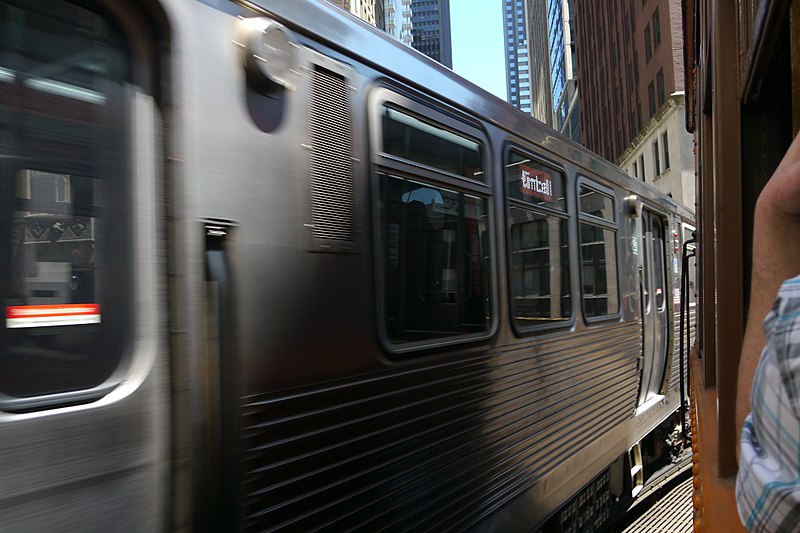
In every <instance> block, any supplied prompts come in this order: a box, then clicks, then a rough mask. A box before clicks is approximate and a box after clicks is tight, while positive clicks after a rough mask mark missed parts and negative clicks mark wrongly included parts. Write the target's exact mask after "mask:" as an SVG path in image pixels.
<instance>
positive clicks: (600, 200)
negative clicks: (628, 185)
mask: <svg viewBox="0 0 800 533" xmlns="http://www.w3.org/2000/svg"><path fill="white" fill-rule="evenodd" d="M580 201H581V213H586V214H587V215H593V216H596V217H598V218H602V219H605V220H608V221H610V222H614V220H616V219H615V217H614V200H613V199H612V198H611V197H610V196H607V195H605V194H602V193H600V192H597V191H595V190H594V189H590V188H588V187H581V199H580Z"/></svg>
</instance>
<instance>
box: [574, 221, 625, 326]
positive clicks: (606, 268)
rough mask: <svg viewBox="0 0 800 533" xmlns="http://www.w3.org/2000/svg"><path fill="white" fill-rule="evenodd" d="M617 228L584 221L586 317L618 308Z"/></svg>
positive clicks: (609, 313) (611, 312) (583, 257)
mask: <svg viewBox="0 0 800 533" xmlns="http://www.w3.org/2000/svg"><path fill="white" fill-rule="evenodd" d="M616 250H617V248H616V232H614V231H612V230H609V229H604V228H601V227H598V226H594V225H592V224H586V223H581V261H582V274H583V279H582V282H583V311H584V313H585V314H586V316H587V317H596V316H603V315H613V314H616V313H617V311H618V310H619V287H618V286H617V251H616Z"/></svg>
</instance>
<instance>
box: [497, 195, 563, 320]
mask: <svg viewBox="0 0 800 533" xmlns="http://www.w3.org/2000/svg"><path fill="white" fill-rule="evenodd" d="M510 214H511V296H512V306H513V317H514V321H515V322H516V324H517V326H518V327H523V328H524V327H528V326H535V325H541V324H547V323H551V322H558V321H562V320H567V319H569V317H570V314H571V299H570V292H569V288H570V282H569V247H568V245H569V242H568V227H567V220H566V219H564V218H561V217H557V216H552V215H549V216H548V215H543V214H539V213H534V212H531V211H527V210H524V209H516V208H512V209H511V213H510Z"/></svg>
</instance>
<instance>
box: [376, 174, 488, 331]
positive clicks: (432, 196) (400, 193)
mask: <svg viewBox="0 0 800 533" xmlns="http://www.w3.org/2000/svg"><path fill="white" fill-rule="evenodd" d="M379 179H380V247H381V251H380V254H381V255H380V257H381V262H382V264H383V276H384V279H383V285H384V289H383V290H384V315H385V316H384V320H385V329H386V334H387V335H388V338H389V340H390V341H392V342H394V343H398V344H402V343H411V342H421V341H427V340H431V339H441V338H448V337H456V336H464V335H470V334H479V333H483V332H486V331H488V329H489V325H490V303H491V300H490V294H489V279H490V278H489V267H490V263H489V247H488V238H487V231H488V221H487V202H486V200H485V199H483V198H479V197H476V196H473V195H470V194H466V193H463V192H459V191H455V190H451V189H446V188H443V187H440V186H437V185H432V184H429V183H421V182H417V181H412V180H409V179H404V178H400V177H397V176H392V175H388V174H379Z"/></svg>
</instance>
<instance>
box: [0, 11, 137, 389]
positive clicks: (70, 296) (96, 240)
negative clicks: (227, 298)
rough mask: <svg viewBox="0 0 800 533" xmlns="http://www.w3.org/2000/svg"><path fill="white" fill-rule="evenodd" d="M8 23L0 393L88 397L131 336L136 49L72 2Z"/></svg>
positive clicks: (1, 92) (2, 66)
mask: <svg viewBox="0 0 800 533" xmlns="http://www.w3.org/2000/svg"><path fill="white" fill-rule="evenodd" d="M23 6H24V7H23ZM5 14H6V15H7V16H6V17H4V18H2V19H0V33H1V34H2V35H3V36H4V38H3V39H2V43H0V72H2V73H3V75H2V77H0V160H4V161H5V162H6V163H5V164H3V165H0V187H2V188H3V190H4V191H5V192H6V193H7V194H0V270H2V271H3V272H4V273H5V275H4V276H2V277H0V300H2V305H3V308H4V311H5V321H4V323H3V325H2V327H0V395H3V396H11V397H17V398H30V397H37V396H42V395H50V394H56V393H64V392H74V391H80V390H86V389H92V388H93V387H97V386H99V385H102V384H103V383H104V382H106V380H108V379H109V378H110V376H111V375H112V374H113V373H114V372H115V370H116V369H117V368H118V367H119V365H120V363H121V361H122V358H123V353H124V350H125V349H126V340H127V339H128V338H129V335H130V302H131V300H132V296H131V294H132V293H131V288H130V279H131V276H130V260H131V250H130V246H129V243H130V242H131V237H130V210H129V208H128V205H129V203H130V198H129V196H128V189H127V185H128V177H127V159H128V155H127V152H126V148H125V147H126V142H127V141H126V130H127V125H126V124H125V122H124V117H125V113H124V109H125V104H124V90H125V84H126V83H127V81H128V72H129V65H128V61H127V58H126V57H125V50H126V49H127V47H126V45H125V43H124V41H123V40H122V39H121V36H120V34H119V33H118V32H117V31H116V29H115V28H114V27H113V25H112V24H110V23H109V22H108V21H107V20H106V19H104V18H103V17H101V16H99V15H98V14H96V13H94V12H92V11H89V10H87V9H85V8H83V7H79V6H76V5H73V4H70V3H67V2H61V1H57V0H56V1H54V0H43V1H41V2H30V3H20V4H18V7H14V6H6V7H5ZM110 250H113V253H109V251H110Z"/></svg>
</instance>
